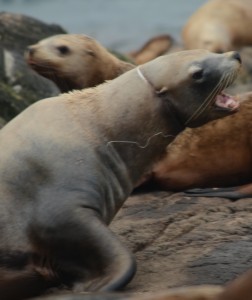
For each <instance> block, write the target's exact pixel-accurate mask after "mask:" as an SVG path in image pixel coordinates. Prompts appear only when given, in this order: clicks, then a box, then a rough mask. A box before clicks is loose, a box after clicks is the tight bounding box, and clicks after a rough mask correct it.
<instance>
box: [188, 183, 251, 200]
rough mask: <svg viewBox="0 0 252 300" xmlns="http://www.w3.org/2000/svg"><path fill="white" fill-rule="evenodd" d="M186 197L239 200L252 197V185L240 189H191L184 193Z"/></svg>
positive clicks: (239, 187)
mask: <svg viewBox="0 0 252 300" xmlns="http://www.w3.org/2000/svg"><path fill="white" fill-rule="evenodd" d="M184 195H186V196H191V197H220V198H228V199H230V200H233V201H235V200H239V199H242V198H251V197H252V184H251V185H250V184H248V185H242V186H238V187H223V188H205V189H190V190H186V191H184Z"/></svg>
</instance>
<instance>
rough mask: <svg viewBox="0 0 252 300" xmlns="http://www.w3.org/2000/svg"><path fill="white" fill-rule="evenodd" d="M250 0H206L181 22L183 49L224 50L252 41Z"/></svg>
mask: <svg viewBox="0 0 252 300" xmlns="http://www.w3.org/2000/svg"><path fill="white" fill-rule="evenodd" d="M251 27H252V0H225V1H223V0H210V1H207V2H206V3H205V4H204V5H203V6H202V7H200V8H199V9H198V10H197V11H196V12H195V13H194V14H193V15H192V16H191V17H190V18H189V20H188V22H187V23H186V24H185V26H184V28H183V32H182V37H183V42H184V46H185V48H186V49H198V48H199V49H207V50H209V51H213V52H226V51H230V50H234V49H239V48H241V47H242V46H248V45H252V35H251V33H250V30H249V28H251Z"/></svg>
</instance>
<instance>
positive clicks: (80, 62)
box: [25, 34, 134, 92]
mask: <svg viewBox="0 0 252 300" xmlns="http://www.w3.org/2000/svg"><path fill="white" fill-rule="evenodd" d="M25 59H26V61H27V63H28V64H29V65H30V67H31V68H33V69H34V70H35V71H37V72H38V73H39V74H40V75H42V76H44V77H46V78H48V79H50V80H52V81H54V82H55V84H56V85H57V86H58V87H59V89H60V91H61V92H67V91H70V90H73V89H82V88H86V87H93V86H96V85H98V84H100V83H103V82H104V81H105V80H110V79H114V78H115V77H117V76H119V75H121V74H123V73H124V72H126V71H128V70H130V69H132V68H134V65H132V64H130V63H127V62H124V61H122V60H120V59H118V58H116V57H115V56H114V55H112V54H111V53H109V52H108V51H107V50H106V49H105V48H104V47H103V46H102V45H101V44H99V43H98V42H97V41H96V40H95V39H93V38H91V37H89V36H86V35H84V34H60V35H56V36H52V37H49V38H46V39H43V40H41V41H40V42H39V43H37V44H35V45H31V46H29V47H28V48H27V51H26V52H25Z"/></svg>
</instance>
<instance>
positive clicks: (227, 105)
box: [215, 92, 239, 110]
mask: <svg viewBox="0 0 252 300" xmlns="http://www.w3.org/2000/svg"><path fill="white" fill-rule="evenodd" d="M215 106H217V107H218V108H221V109H228V110H237V109H238V107H239V102H238V101H237V100H236V99H234V98H233V97H232V96H230V95H228V94H225V93H223V92H221V93H220V94H219V95H217V97H216V100H215Z"/></svg>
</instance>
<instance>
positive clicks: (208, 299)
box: [34, 271, 252, 300]
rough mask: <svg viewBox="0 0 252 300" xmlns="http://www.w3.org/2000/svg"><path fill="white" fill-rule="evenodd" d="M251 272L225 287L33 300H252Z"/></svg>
mask: <svg viewBox="0 0 252 300" xmlns="http://www.w3.org/2000/svg"><path fill="white" fill-rule="evenodd" d="M251 281H252V272H251V271H248V272H246V273H245V274H243V275H241V276H239V277H238V278H237V279H235V280H233V281H231V282H230V283H228V284H227V285H226V286H224V287H221V286H217V285H202V286H191V287H184V288H174V289H170V290H168V291H164V292H159V293H150V294H147V293H143V294H139V295H136V294H135V295H127V294H116V293H114V294H91V295H62V296H53V297H45V298H44V297H43V298H36V299H34V300H231V299H232V300H252V285H251Z"/></svg>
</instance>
